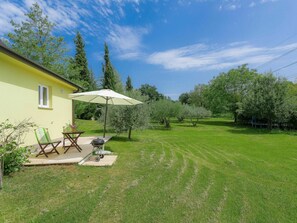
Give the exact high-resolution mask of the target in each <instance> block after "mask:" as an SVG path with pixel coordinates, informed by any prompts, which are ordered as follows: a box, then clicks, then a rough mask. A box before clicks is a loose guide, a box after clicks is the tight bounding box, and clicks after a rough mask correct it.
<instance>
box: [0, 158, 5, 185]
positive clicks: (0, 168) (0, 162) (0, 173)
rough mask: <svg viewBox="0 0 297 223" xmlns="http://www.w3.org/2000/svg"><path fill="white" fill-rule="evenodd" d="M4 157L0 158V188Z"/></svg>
mask: <svg viewBox="0 0 297 223" xmlns="http://www.w3.org/2000/svg"><path fill="white" fill-rule="evenodd" d="M3 171H4V159H3V157H1V158H0V190H1V189H2V188H3Z"/></svg>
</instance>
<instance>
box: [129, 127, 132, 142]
mask: <svg viewBox="0 0 297 223" xmlns="http://www.w3.org/2000/svg"><path fill="white" fill-rule="evenodd" d="M131 132H132V127H129V130H128V139H131Z"/></svg>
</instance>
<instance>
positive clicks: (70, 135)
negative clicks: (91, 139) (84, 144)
mask: <svg viewBox="0 0 297 223" xmlns="http://www.w3.org/2000/svg"><path fill="white" fill-rule="evenodd" d="M83 133H84V131H69V132H62V134H63V136H64V137H65V138H67V139H68V140H69V141H70V145H69V146H65V145H64V146H63V148H64V149H66V150H65V152H64V154H65V153H66V152H67V151H68V150H69V148H70V147H75V148H76V149H77V150H78V151H79V152H81V151H82V148H80V146H79V145H78V144H77V140H78V138H79V137H80V136H81V134H83Z"/></svg>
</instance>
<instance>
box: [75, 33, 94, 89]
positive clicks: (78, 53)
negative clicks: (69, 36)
mask: <svg viewBox="0 0 297 223" xmlns="http://www.w3.org/2000/svg"><path fill="white" fill-rule="evenodd" d="M74 43H75V56H74V62H75V67H76V68H78V69H79V71H80V76H79V77H78V78H79V80H80V81H83V82H84V83H85V84H84V85H85V87H86V88H87V89H88V90H94V80H93V79H94V78H93V77H92V73H91V72H90V70H89V69H88V60H87V56H86V51H85V43H84V40H83V38H82V36H81V34H80V32H77V33H76V36H75V39H74Z"/></svg>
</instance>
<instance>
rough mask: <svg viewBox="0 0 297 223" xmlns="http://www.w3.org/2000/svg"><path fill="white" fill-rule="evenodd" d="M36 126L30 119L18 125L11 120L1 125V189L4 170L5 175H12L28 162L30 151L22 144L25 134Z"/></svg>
mask: <svg viewBox="0 0 297 223" xmlns="http://www.w3.org/2000/svg"><path fill="white" fill-rule="evenodd" d="M34 126H35V124H34V123H32V122H30V121H29V120H28V119H25V120H23V121H22V122H20V123H18V124H16V125H14V124H11V123H10V122H9V120H5V121H4V122H1V123H0V161H1V164H0V188H1V187H2V173H3V169H4V174H10V173H12V172H15V171H18V170H20V168H21V166H22V164H23V163H24V162H26V161H27V158H28V156H29V150H28V148H27V147H23V146H21V144H22V143H23V138H24V136H25V134H26V133H27V132H28V131H29V130H30V128H32V127H34ZM3 163H4V164H3Z"/></svg>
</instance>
